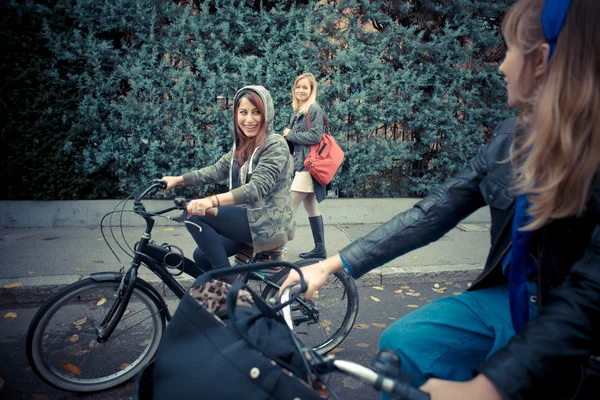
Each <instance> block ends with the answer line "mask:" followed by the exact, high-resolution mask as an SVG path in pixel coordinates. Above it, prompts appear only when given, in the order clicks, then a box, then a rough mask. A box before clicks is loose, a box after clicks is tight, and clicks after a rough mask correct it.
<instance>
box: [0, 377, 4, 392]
mask: <svg viewBox="0 0 600 400" xmlns="http://www.w3.org/2000/svg"><path fill="white" fill-rule="evenodd" d="M3 386H4V379H2V378H0V389H2V387H3Z"/></svg>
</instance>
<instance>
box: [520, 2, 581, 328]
mask: <svg viewBox="0 0 600 400" xmlns="http://www.w3.org/2000/svg"><path fill="white" fill-rule="evenodd" d="M570 6H571V0H546V2H545V3H544V8H543V10H542V30H543V31H544V37H545V38H546V40H547V41H548V44H549V45H550V54H549V57H552V54H554V50H556V42H557V41H558V36H559V35H560V31H561V30H562V27H563V25H564V24H565V20H566V19H567V13H568V12H569V7H570ZM528 207H529V202H528V201H527V195H526V194H522V195H520V196H518V197H517V200H516V205H515V217H514V219H513V224H512V249H511V255H510V268H509V270H508V289H509V298H510V313H511V317H512V323H513V327H514V328H515V332H517V333H518V332H520V331H521V329H522V328H523V325H525V323H526V322H527V320H528V319H529V300H528V292H527V275H528V274H530V273H533V272H535V270H536V268H537V266H536V262H535V260H534V259H533V258H532V256H531V252H530V250H529V246H530V245H531V238H532V237H533V232H532V231H521V230H519V229H520V228H521V227H523V226H525V225H527V224H528V223H529V221H531V217H530V216H529V215H528V214H527V208H528Z"/></svg>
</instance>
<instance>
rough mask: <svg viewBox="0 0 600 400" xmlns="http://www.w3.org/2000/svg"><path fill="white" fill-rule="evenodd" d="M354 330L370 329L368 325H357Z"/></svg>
mask: <svg viewBox="0 0 600 400" xmlns="http://www.w3.org/2000/svg"><path fill="white" fill-rule="evenodd" d="M354 328H356V329H368V328H369V325H367V324H356V325H354Z"/></svg>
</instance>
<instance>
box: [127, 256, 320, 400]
mask: <svg viewBox="0 0 600 400" xmlns="http://www.w3.org/2000/svg"><path fill="white" fill-rule="evenodd" d="M266 264H271V263H260V264H258V265H256V264H255V265H253V266H252V265H246V266H241V267H236V268H231V269H228V270H226V271H213V272H211V273H209V274H205V275H204V276H202V277H200V278H199V279H198V281H196V283H195V284H194V287H192V288H191V289H190V290H189V292H188V293H186V295H185V296H184V298H183V299H182V301H181V303H180V304H179V306H178V308H177V311H176V312H175V315H174V316H173V318H172V319H171V321H170V322H169V324H168V326H167V329H166V331H165V334H164V336H163V338H162V339H161V342H160V345H159V348H158V351H157V354H156V358H155V361H154V362H153V363H151V364H149V365H148V366H147V367H146V368H145V369H144V370H143V371H142V372H141V373H140V375H138V378H137V382H136V387H135V389H134V397H133V398H134V399H161V400H162V399H204V400H209V399H237V398H240V399H242V398H243V399H289V400H293V399H302V400H310V399H315V400H316V399H323V398H327V391H323V395H320V394H319V392H318V391H317V390H315V389H314V388H313V385H314V387H322V384H321V383H320V382H319V381H316V380H315V378H314V375H313V373H312V371H310V370H309V368H310V367H309V364H308V363H307V362H306V360H305V359H304V355H303V354H302V352H301V351H300V350H299V349H298V346H297V345H296V343H295V341H294V338H293V336H292V332H291V331H290V329H289V328H288V326H287V325H286V323H285V321H284V319H283V318H282V317H281V316H280V315H279V314H277V310H278V309H281V305H279V306H277V307H274V308H271V307H269V306H268V305H267V304H266V303H265V302H264V300H263V299H262V298H260V297H259V296H258V295H256V294H255V293H254V292H252V290H250V289H249V288H248V287H247V286H246V285H245V284H242V283H239V282H238V283H234V284H233V286H230V285H229V284H227V283H224V282H221V281H218V280H212V279H213V278H215V277H218V276H224V275H226V274H231V273H241V272H247V271H249V270H252V269H264V268H265V265H266ZM279 264H282V263H279ZM285 264H286V266H288V263H285ZM294 267H295V266H294Z"/></svg>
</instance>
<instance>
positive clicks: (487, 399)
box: [419, 374, 502, 400]
mask: <svg viewBox="0 0 600 400" xmlns="http://www.w3.org/2000/svg"><path fill="white" fill-rule="evenodd" d="M419 390H421V391H423V392H427V393H429V394H430V395H431V400H454V399H456V400H462V399H473V400H502V395H501V394H500V392H499V391H498V389H496V386H494V384H493V383H492V381H490V380H489V379H488V378H487V377H486V376H485V375H483V374H479V375H477V376H476V377H475V378H473V379H471V380H470V381H467V382H453V381H445V380H442V379H435V378H431V379H429V380H428V381H427V382H425V384H424V385H423V386H421V387H420V388H419Z"/></svg>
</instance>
